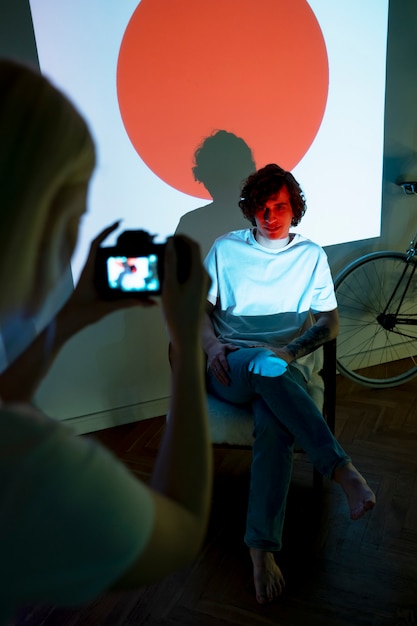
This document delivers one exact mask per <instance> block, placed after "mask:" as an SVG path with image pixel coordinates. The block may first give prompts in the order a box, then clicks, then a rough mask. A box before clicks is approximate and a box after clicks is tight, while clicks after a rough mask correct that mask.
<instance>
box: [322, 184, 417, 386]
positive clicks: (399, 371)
mask: <svg viewBox="0 0 417 626" xmlns="http://www.w3.org/2000/svg"><path fill="white" fill-rule="evenodd" d="M405 184H406V185H408V186H410V185H412V191H407V190H406V189H404V185H402V186H403V189H404V191H405V193H417V183H405ZM416 268H417V231H416V233H415V235H414V238H413V239H412V241H411V242H410V244H409V247H408V249H407V250H406V252H395V251H391V250H383V251H380V252H371V253H369V254H366V255H364V256H362V257H360V258H359V259H356V260H355V261H352V263H350V264H349V265H347V266H346V267H345V268H344V269H343V270H342V271H341V272H340V273H339V274H338V275H337V277H336V278H335V281H334V285H335V292H336V298H337V301H338V309H339V324H340V326H339V336H338V340H337V358H336V362H337V369H338V370H339V372H340V373H341V374H343V375H345V376H346V377H347V378H349V379H351V380H353V381H355V382H358V383H360V384H362V385H365V386H366V387H375V388H378V387H380V388H383V387H395V386H396V385H401V384H402V383H404V382H406V381H408V380H410V379H411V378H413V377H414V376H417V273H416Z"/></svg>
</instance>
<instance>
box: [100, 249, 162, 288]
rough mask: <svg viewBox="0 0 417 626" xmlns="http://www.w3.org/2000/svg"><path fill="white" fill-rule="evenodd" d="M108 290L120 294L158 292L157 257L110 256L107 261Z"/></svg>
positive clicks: (151, 255)
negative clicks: (119, 292)
mask: <svg viewBox="0 0 417 626" xmlns="http://www.w3.org/2000/svg"><path fill="white" fill-rule="evenodd" d="M107 281H108V287H109V289H116V290H118V291H122V292H154V293H156V292H159V291H160V289H161V284H160V280H159V276H158V257H157V255H156V254H149V255H147V256H140V257H126V256H110V257H108V259H107Z"/></svg>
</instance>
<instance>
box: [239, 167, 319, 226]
mask: <svg viewBox="0 0 417 626" xmlns="http://www.w3.org/2000/svg"><path fill="white" fill-rule="evenodd" d="M284 185H285V186H286V187H287V189H288V193H289V194H290V203H291V207H292V210H293V213H294V217H293V218H292V220H291V226H297V225H298V224H299V223H300V221H301V218H302V217H303V215H304V213H305V212H306V209H307V206H306V201H305V197H304V193H303V191H302V189H301V187H300V185H299V184H298V182H297V181H296V180H295V178H294V176H293V175H292V174H291V172H287V171H286V170H283V169H282V167H280V166H279V165H276V164H275V163H270V164H269V165H266V166H265V167H262V168H261V169H259V170H258V171H256V172H254V173H253V174H251V175H250V176H248V178H247V179H246V180H245V181H244V183H243V186H242V190H241V193H240V196H241V197H240V201H239V206H240V208H241V209H242V213H243V215H244V216H245V217H246V219H248V220H249V221H250V222H251V223H252V225H253V226H256V222H255V213H256V212H257V211H259V209H262V208H263V207H264V206H265V202H266V201H267V200H268V198H270V197H271V196H272V195H274V194H275V193H277V192H278V191H280V189H281V188H282V187H283V186H284Z"/></svg>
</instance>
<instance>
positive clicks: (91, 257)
mask: <svg viewBox="0 0 417 626" xmlns="http://www.w3.org/2000/svg"><path fill="white" fill-rule="evenodd" d="M119 224H120V221H117V222H115V223H114V224H112V225H111V226H108V227H107V228H105V229H104V230H103V231H102V232H101V233H99V235H97V237H96V238H95V239H94V240H93V241H92V243H91V245H90V251H89V254H88V257H87V261H86V263H85V265H84V268H83V270H82V272H81V275H80V278H79V280H78V283H77V285H76V287H75V289H74V291H73V293H72V294H71V296H70V298H69V299H68V301H67V302H66V304H65V306H64V311H63V312H65V313H66V314H67V315H66V317H68V318H70V319H71V320H72V322H73V323H76V324H77V325H78V326H79V329H81V328H83V327H84V326H87V325H89V324H93V323H94V322H97V321H98V320H100V319H101V318H103V317H105V316H106V315H108V314H109V313H113V312H114V311H118V310H120V309H125V308H129V307H134V306H141V307H151V306H155V305H156V304H157V302H156V301H155V300H153V299H152V298H149V297H148V296H143V297H135V298H133V297H132V298H128V299H127V298H121V299H119V300H118V299H116V300H103V299H101V298H100V296H99V294H98V292H97V289H96V287H95V285H94V274H95V263H96V256H97V250H98V248H99V247H100V244H101V243H102V242H103V241H104V240H105V239H106V237H108V235H110V233H112V232H113V231H115V230H116V229H117V228H118V226H119Z"/></svg>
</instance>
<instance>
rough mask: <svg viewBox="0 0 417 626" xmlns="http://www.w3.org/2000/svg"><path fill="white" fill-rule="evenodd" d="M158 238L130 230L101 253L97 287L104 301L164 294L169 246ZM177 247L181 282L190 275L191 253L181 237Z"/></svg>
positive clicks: (178, 274) (176, 238)
mask: <svg viewBox="0 0 417 626" xmlns="http://www.w3.org/2000/svg"><path fill="white" fill-rule="evenodd" d="M154 238H155V235H150V234H149V233H148V232H146V231H144V230H126V231H124V232H123V233H121V234H120V235H119V237H118V239H117V243H116V245H115V246H111V247H107V248H106V247H100V248H99V249H98V250H97V257H96V266H95V285H96V288H97V291H98V293H99V295H100V297H101V298H103V299H104V300H115V299H120V298H132V297H135V296H136V297H144V296H152V295H159V294H160V293H161V291H162V285H163V280H164V258H165V248H166V243H160V244H157V243H154V241H153V240H154ZM174 244H175V247H176V250H177V276H178V280H179V281H180V282H181V281H185V280H186V278H187V276H188V273H189V265H190V251H189V247H188V244H187V242H186V241H185V240H184V239H183V238H181V236H176V237H175V238H174Z"/></svg>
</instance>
